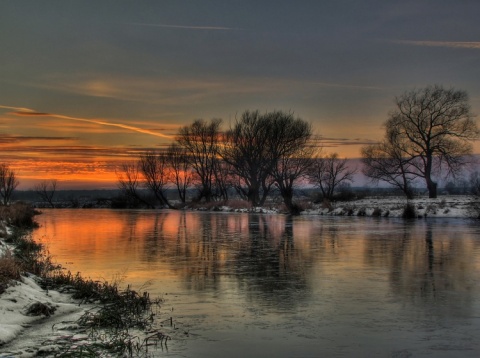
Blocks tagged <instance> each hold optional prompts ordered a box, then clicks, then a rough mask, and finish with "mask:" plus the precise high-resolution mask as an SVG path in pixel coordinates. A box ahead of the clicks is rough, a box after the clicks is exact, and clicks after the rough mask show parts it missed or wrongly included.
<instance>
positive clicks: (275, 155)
mask: <svg viewBox="0 0 480 358" xmlns="http://www.w3.org/2000/svg"><path fill="white" fill-rule="evenodd" d="M266 117H267V119H268V122H269V126H268V127H269V136H268V141H267V150H268V154H269V156H268V158H269V159H270V161H271V168H270V175H271V176H272V178H273V179H274V181H275V185H276V186H277V187H278V189H279V190H280V195H281V196H282V198H283V201H284V203H285V205H286V206H287V208H288V210H289V211H290V212H292V213H296V212H297V211H298V208H297V207H296V206H295V205H294V203H293V189H294V184H295V183H296V182H297V181H298V179H299V178H302V177H303V176H305V175H306V174H307V170H308V169H309V168H310V166H311V165H312V155H313V153H314V151H315V149H314V148H313V147H312V146H310V145H309V140H310V138H311V137H312V128H311V126H310V124H309V123H307V122H305V121H304V120H302V119H301V118H295V117H294V116H293V113H285V112H281V111H275V112H270V113H267V114H266Z"/></svg>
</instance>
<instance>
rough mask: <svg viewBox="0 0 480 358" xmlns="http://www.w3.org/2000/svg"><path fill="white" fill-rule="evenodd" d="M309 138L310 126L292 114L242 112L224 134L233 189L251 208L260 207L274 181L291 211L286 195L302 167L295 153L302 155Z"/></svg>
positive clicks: (223, 149)
mask: <svg viewBox="0 0 480 358" xmlns="http://www.w3.org/2000/svg"><path fill="white" fill-rule="evenodd" d="M310 137H311V127H310V125H309V124H308V123H307V122H305V121H303V120H302V119H300V118H295V117H294V115H293V113H287V112H282V111H273V112H268V113H265V114H263V115H262V114H260V113H259V111H245V112H244V113H243V114H242V116H241V117H240V119H238V120H237V121H236V123H235V125H234V126H233V127H232V128H230V129H229V130H228V131H227V132H226V134H225V145H224V147H223V148H222V151H221V155H222V157H223V159H224V160H225V161H226V162H227V163H228V164H230V166H231V167H232V171H233V173H234V175H236V176H238V177H239V180H237V183H236V185H235V188H236V190H237V191H239V192H240V193H241V195H242V196H244V197H246V198H247V199H248V201H250V202H251V203H252V204H253V205H254V206H257V205H263V204H264V202H265V200H266V197H267V195H268V193H269V191H270V189H271V187H272V185H273V184H274V183H275V182H276V183H277V186H278V187H279V188H280V189H281V188H284V191H283V192H282V189H281V193H282V196H283V195H284V194H285V195H286V198H287V199H285V200H286V202H287V203H288V204H287V206H289V208H290V207H291V204H292V203H291V197H290V194H288V193H287V192H288V190H290V189H292V188H291V186H292V185H293V181H295V179H297V178H299V177H300V176H301V172H302V170H300V168H301V167H303V164H302V165H301V164H300V162H301V161H300V158H299V157H298V156H297V154H298V155H303V150H304V149H305V148H306V146H307V142H308V140H309V139H310ZM295 158H296V159H298V160H296V159H295ZM287 176H288V177H290V179H288V180H287V181H291V182H290V183H287V181H286V177H287ZM239 184H244V186H243V185H239ZM289 188H290V189H289ZM292 192H293V189H292Z"/></svg>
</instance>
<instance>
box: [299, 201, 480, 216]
mask: <svg viewBox="0 0 480 358" xmlns="http://www.w3.org/2000/svg"><path fill="white" fill-rule="evenodd" d="M407 203H409V204H411V205H413V206H414V207H415V210H416V213H417V215H418V216H419V217H437V218H476V217H478V216H479V214H480V209H479V208H480V198H476V197H473V196H441V197H439V198H435V199H430V198H426V197H422V198H415V199H412V200H407V199H406V198H404V197H379V198H375V197H371V198H366V199H361V200H355V201H346V202H335V203H331V204H330V206H329V205H325V204H316V205H314V206H313V207H312V208H311V209H307V210H305V211H304V212H303V214H304V215H345V216H347V215H351V216H362V215H363V216H375V215H376V216H388V217H402V214H403V210H404V208H405V205H407ZM375 211H376V212H375Z"/></svg>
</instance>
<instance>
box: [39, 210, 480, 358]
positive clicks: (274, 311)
mask: <svg viewBox="0 0 480 358" xmlns="http://www.w3.org/2000/svg"><path fill="white" fill-rule="evenodd" d="M39 220H40V222H41V224H42V227H41V228H40V229H39V230H37V231H36V232H35V234H34V236H35V238H36V239H38V240H41V241H46V242H48V243H49V248H50V251H51V253H52V254H53V255H54V256H55V257H57V258H58V259H59V260H58V261H59V262H60V263H62V264H64V263H65V262H68V264H67V266H68V267H69V268H70V269H71V270H73V271H80V272H82V273H84V274H85V275H87V276H90V277H92V278H99V277H103V278H108V277H111V276H114V275H115V274H116V273H118V272H119V271H121V270H125V272H124V274H125V275H126V279H125V282H128V283H133V284H136V285H137V286H139V285H141V284H142V283H144V282H146V281H149V280H152V281H153V282H154V284H153V286H152V287H151V288H149V289H150V291H152V294H163V293H168V294H172V295H174V297H175V305H177V306H179V305H180V306H181V305H182V304H185V305H186V306H188V308H185V310H188V309H190V311H191V312H192V314H191V316H190V317H191V319H192V320H194V319H195V318H192V317H200V316H201V317H208V319H207V318H204V319H205V321H202V322H196V324H198V325H203V326H202V327H203V328H202V330H206V327H207V326H208V327H210V328H211V329H214V330H215V332H219V331H221V332H227V331H229V330H232V335H234V334H237V335H238V334H239V333H238V329H237V330H234V329H233V328H232V327H244V330H242V332H243V333H242V334H244V332H245V331H249V330H252V327H253V328H254V329H258V324H260V323H262V324H264V325H265V327H268V332H271V333H269V334H271V335H272V337H270V338H271V339H273V340H276V342H277V343H278V342H279V341H278V340H281V339H286V337H288V339H292V338H291V337H297V338H296V339H298V340H299V342H301V343H298V344H299V346H301V347H302V348H301V349H300V352H302V354H303V353H304V354H306V355H308V354H310V353H312V352H314V353H315V354H317V353H318V351H319V347H320V346H319V345H318V343H313V342H317V341H318V340H319V339H321V340H322V342H323V345H322V347H323V348H322V350H321V351H322V352H324V353H325V354H327V355H332V353H335V352H337V350H336V349H337V347H339V346H341V347H347V348H345V350H344V351H343V352H344V353H345V352H346V353H347V355H348V353H352V354H353V353H357V351H356V350H357V349H359V348H358V347H361V346H363V345H367V344H370V343H368V342H370V341H369V339H371V342H374V341H375V339H377V340H378V339H385V338H386V336H388V335H389V334H392V335H393V334H394V335H395V339H396V340H395V343H392V342H390V343H389V345H386V346H385V347H383V348H381V349H384V350H380V351H381V352H383V353H385V352H387V353H388V354H389V355H390V353H391V352H390V351H388V349H390V348H388V347H390V346H391V345H392V344H394V345H396V346H398V347H397V348H398V349H400V351H401V348H402V345H404V344H406V343H405V341H406V340H408V339H411V341H408V342H410V343H408V344H411V345H413V346H416V345H418V344H419V342H421V341H422V338H419V337H424V339H425V341H427V340H430V339H431V335H432V333H431V332H437V331H438V330H439V329H440V330H443V331H441V332H440V333H441V334H440V333H439V334H437V335H436V337H437V338H438V339H439V340H440V339H441V340H443V341H446V342H449V341H451V343H452V344H453V343H454V341H456V340H457V339H458V335H459V334H460V333H461V334H463V336H464V338H465V337H467V338H468V339H467V338H465V339H467V340H468V342H476V341H479V342H480V337H476V336H475V335H476V333H475V332H478V331H480V330H472V327H477V328H479V329H480V327H479V326H480V324H479V323H478V322H477V321H478V319H477V321H475V317H478V316H480V299H479V293H480V292H479V287H480V285H479V283H480V274H479V269H480V235H479V234H480V229H479V228H478V225H477V224H476V223H469V222H466V221H460V220H443V221H442V220H438V221H435V220H417V221H413V222H408V221H403V220H395V219H385V218H381V219H378V220H376V219H366V218H353V217H349V218H341V217H329V218H327V217H302V216H301V217H289V216H282V215H255V214H236V213H235V214H234V213H228V214H227V213H194V212H180V211H178V212H174V211H167V212H162V211H160V212H153V211H109V210H95V211H93V210H91V211H80V210H54V211H53V210H52V211H49V210H45V213H44V215H42V216H40V217H39ZM259 312H261V313H262V314H261V322H260V321H259ZM232 317H233V318H232ZM212 322H213V323H212ZM212 327H213V328H212ZM262 327H263V326H262ZM439 327H440V328H439ZM446 327H447V328H446ZM358 332H362V335H360V336H358V337H359V338H358V339H357V338H355V337H356V334H357V333H358ZM426 332H428V333H426ZM452 332H454V333H455V334H453V333H452ZM459 332H460V333H459ZM222 334H226V333H222ZM366 336H368V337H369V339H366ZM427 336H428V337H430V338H428V337H427ZM255 337H256V336H255ZM281 337H283V338H281ZM308 337H310V338H308ZM312 337H313V338H312ZM342 337H349V338H348V342H345V341H344V340H343V339H342ZM388 337H390V336H388ZM392 337H393V336H392ZM398 337H400V338H398ZM409 337H411V338H409ZM427 338H428V339H427ZM464 338H462V339H464ZM476 338H479V339H476ZM231 339H232V338H228V339H227V338H226V340H231ZM249 339H256V338H253V337H250V338H249ZM309 339H312V340H313V339H315V340H313V341H309ZM392 339H393V338H392ZM328 342H330V343H328ZM402 342H403V343H402ZM372 344H373V343H372ZM468 345H469V347H470V348H469V349H470V350H472V351H474V352H475V350H476V349H480V346H479V345H478V344H477V345H475V344H474V343H468ZM325 347H329V348H325ZM379 349H380V348H379ZM418 349H420V348H418ZM421 349H425V350H426V351H428V349H430V348H425V347H424V348H421ZM417 353H418V351H417ZM392 354H393V353H392ZM333 355H334V354H333ZM381 356H385V354H381Z"/></svg>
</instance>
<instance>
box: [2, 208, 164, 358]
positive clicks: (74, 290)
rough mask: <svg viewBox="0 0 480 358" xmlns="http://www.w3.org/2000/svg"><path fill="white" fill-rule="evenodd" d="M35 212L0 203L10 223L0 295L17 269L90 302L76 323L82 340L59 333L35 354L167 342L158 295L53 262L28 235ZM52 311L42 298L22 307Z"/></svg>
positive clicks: (80, 353) (89, 353)
mask: <svg viewBox="0 0 480 358" xmlns="http://www.w3.org/2000/svg"><path fill="white" fill-rule="evenodd" d="M37 214H38V212H36V211H35V210H34V209H33V208H32V207H30V206H28V205H26V204H23V203H19V204H14V205H11V206H3V207H0V224H1V225H4V226H5V225H6V226H8V227H9V228H10V232H9V234H8V235H7V230H6V229H5V227H4V229H5V230H4V233H3V236H4V241H5V242H6V243H8V244H10V245H11V247H13V250H9V249H6V250H3V254H2V255H1V256H0V294H1V293H2V292H4V290H5V289H6V288H7V287H8V285H9V284H10V283H11V282H12V281H13V280H20V279H21V275H22V273H25V272H29V273H33V274H35V275H37V276H38V277H39V278H40V282H41V286H42V288H43V289H46V290H51V289H56V290H58V291H60V292H67V293H69V294H71V295H72V296H73V298H75V299H78V300H80V301H81V303H89V304H91V305H94V306H93V308H92V309H89V310H87V311H86V312H85V314H84V315H83V316H82V317H80V319H79V320H78V322H77V324H78V326H79V327H80V328H79V330H78V331H76V332H75V333H76V335H78V334H79V333H83V334H85V335H86V339H85V340H81V341H79V340H78V339H77V337H76V336H74V335H72V336H63V337H62V338H61V339H59V340H54V341H51V342H44V344H43V345H42V347H40V348H39V352H38V353H39V354H40V355H43V353H42V352H44V353H46V354H47V355H49V356H55V357H100V356H119V357H120V356H121V357H149V356H150V353H149V352H150V351H151V348H152V346H158V345H161V346H163V345H164V344H165V345H166V342H167V341H168V340H169V339H170V337H169V336H168V335H166V334H164V333H163V332H161V331H159V330H158V329H156V328H155V327H154V318H155V316H156V310H157V309H158V308H159V307H160V304H161V302H162V300H160V299H151V298H150V296H149V294H148V293H147V292H143V293H138V292H136V291H134V290H132V289H131V288H130V287H127V288H126V289H120V288H119V286H118V284H117V283H108V282H106V281H105V282H101V281H93V280H91V279H85V278H83V277H82V276H81V275H80V274H79V273H77V274H75V275H73V274H72V273H70V272H66V271H65V270H64V269H63V268H62V267H60V266H59V265H55V264H54V263H53V261H52V258H51V256H50V254H49V253H48V251H47V250H46V249H45V248H44V247H43V246H42V245H41V244H38V243H36V242H35V241H34V240H33V239H32V238H31V236H30V235H29V232H30V231H31V229H32V228H35V227H36V226H37V225H36V223H35V221H34V216H35V215H37ZM1 225H0V226H1ZM54 312H55V308H54V307H51V306H49V305H45V304H41V303H39V304H37V305H35V304H34V305H32V306H30V307H28V308H27V309H26V314H27V315H44V316H47V317H48V316H50V315H52V314H54ZM170 323H171V325H172V324H173V323H172V320H171V319H170ZM51 346H55V347H56V348H55V350H54V351H45V349H47V348H46V347H51Z"/></svg>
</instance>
